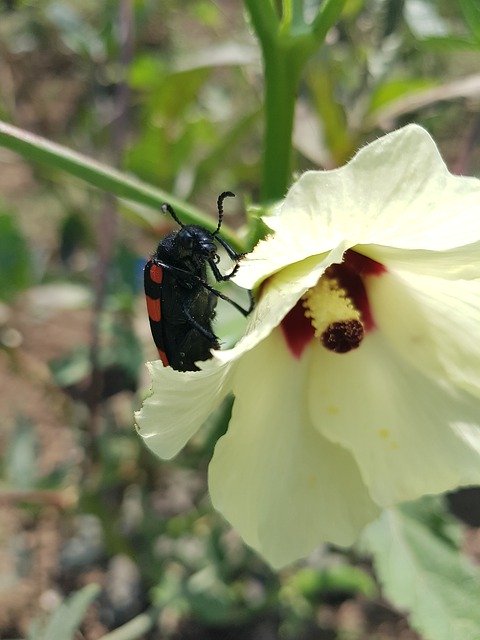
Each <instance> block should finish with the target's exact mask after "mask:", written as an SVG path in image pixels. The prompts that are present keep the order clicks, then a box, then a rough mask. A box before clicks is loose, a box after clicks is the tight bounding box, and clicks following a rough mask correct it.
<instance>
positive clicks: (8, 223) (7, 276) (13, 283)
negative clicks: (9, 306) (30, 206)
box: [0, 213, 32, 300]
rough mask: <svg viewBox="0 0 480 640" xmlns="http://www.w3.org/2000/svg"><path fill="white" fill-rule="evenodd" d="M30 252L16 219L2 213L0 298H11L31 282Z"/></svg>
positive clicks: (0, 225) (0, 215)
mask: <svg viewBox="0 0 480 640" xmlns="http://www.w3.org/2000/svg"><path fill="white" fill-rule="evenodd" d="M29 256H30V252H29V249H28V245H27V242H26V240H25V238H24V236H23V234H22V232H21V231H20V229H19V227H18V225H17V223H16V220H15V218H14V217H13V216H11V215H9V214H7V213H0V300H11V299H12V298H13V297H14V296H15V294H17V293H18V292H19V291H21V290H22V289H25V288H26V287H28V285H29V284H31V281H32V278H31V265H30V257H29Z"/></svg>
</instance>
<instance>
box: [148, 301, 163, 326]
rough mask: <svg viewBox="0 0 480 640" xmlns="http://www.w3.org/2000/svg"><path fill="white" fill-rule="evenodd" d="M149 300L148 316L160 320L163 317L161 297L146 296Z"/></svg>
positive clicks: (154, 320) (156, 320)
mask: <svg viewBox="0 0 480 640" xmlns="http://www.w3.org/2000/svg"><path fill="white" fill-rule="evenodd" d="M145 298H146V300H147V311H148V317H149V318H150V320H152V321H153V322H160V320H161V319H162V308H161V306H160V298H150V296H145Z"/></svg>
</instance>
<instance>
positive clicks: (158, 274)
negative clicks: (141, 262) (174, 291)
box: [150, 264, 163, 284]
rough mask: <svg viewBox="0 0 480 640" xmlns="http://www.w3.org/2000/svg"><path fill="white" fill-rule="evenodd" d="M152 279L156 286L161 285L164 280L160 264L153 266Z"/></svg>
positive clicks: (151, 268)
mask: <svg viewBox="0 0 480 640" xmlns="http://www.w3.org/2000/svg"><path fill="white" fill-rule="evenodd" d="M150 278H151V279H152V280H153V282H155V283H156V284H161V283H162V280H163V268H162V267H159V266H158V264H152V266H151V267H150Z"/></svg>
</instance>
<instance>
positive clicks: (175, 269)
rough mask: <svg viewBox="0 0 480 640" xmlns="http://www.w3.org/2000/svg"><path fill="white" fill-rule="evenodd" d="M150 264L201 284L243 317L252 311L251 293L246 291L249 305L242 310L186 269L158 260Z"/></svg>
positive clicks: (236, 303) (153, 260)
mask: <svg viewBox="0 0 480 640" xmlns="http://www.w3.org/2000/svg"><path fill="white" fill-rule="evenodd" d="M152 262H154V263H155V264H157V265H158V266H160V267H163V268H164V269H166V270H168V271H171V272H172V273H178V274H181V275H186V276H188V277H189V278H191V279H192V280H194V281H195V282H198V283H199V284H201V285H202V287H204V288H205V289H206V290H207V291H210V292H211V293H213V294H215V295H216V296H217V297H219V298H221V299H222V300H225V302H229V303H230V304H231V305H232V307H235V309H237V311H240V313H241V314H242V315H244V316H245V317H246V316H248V315H249V314H250V312H251V311H252V309H253V307H254V305H255V301H254V299H253V295H252V292H251V291H248V297H249V299H250V305H249V307H248V309H244V308H243V307H242V306H241V305H239V304H238V302H235V300H232V299H231V298H229V297H228V296H226V295H225V294H223V293H222V292H221V291H218V289H215V288H214V287H212V286H211V285H209V284H208V282H205V280H202V278H199V277H198V276H197V275H195V274H194V273H191V272H190V271H188V270H186V269H182V268H180V267H174V266H172V265H170V264H166V263H165V262H161V261H160V260H155V259H154V258H152Z"/></svg>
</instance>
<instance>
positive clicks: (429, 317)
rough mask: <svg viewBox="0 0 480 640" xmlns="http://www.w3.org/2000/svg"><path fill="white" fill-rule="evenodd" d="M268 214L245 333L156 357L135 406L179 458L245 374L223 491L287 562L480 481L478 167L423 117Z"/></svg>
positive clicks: (251, 267)
mask: <svg viewBox="0 0 480 640" xmlns="http://www.w3.org/2000/svg"><path fill="white" fill-rule="evenodd" d="M265 222H266V224H267V225H268V226H269V227H270V228H271V229H272V231H273V234H272V235H271V236H270V237H268V238H267V239H266V240H264V241H262V242H260V243H259V244H258V245H257V247H256V248H255V249H254V251H253V252H252V253H251V254H250V255H248V256H247V257H246V259H245V260H244V261H243V262H242V266H241V269H240V271H239V273H238V277H237V282H238V283H239V284H241V285H242V286H245V287H247V288H250V287H253V286H257V285H261V286H260V287H259V289H258V291H259V295H258V302H257V306H256V309H255V311H254V312H253V314H252V317H251V320H250V323H249V326H248V329H247V331H246V334H245V336H244V337H243V338H242V339H241V340H240V341H239V342H238V343H237V345H236V346H235V347H234V348H232V349H228V350H224V351H218V352H215V353H214V357H213V358H212V360H209V361H207V362H205V363H202V364H201V368H202V370H201V371H197V372H191V373H190V372H187V373H180V372H177V371H173V370H172V369H169V368H164V367H163V366H162V364H161V363H160V362H152V363H149V368H150V371H151V373H152V379H153V387H152V395H150V396H149V397H148V398H147V399H146V400H145V402H144V405H143V408H142V410H141V411H140V412H139V413H138V414H137V424H138V428H139V432H140V435H141V436H142V437H143V438H144V439H145V442H146V443H147V445H148V446H149V447H150V448H151V449H152V450H153V451H154V452H155V453H156V454H158V455H159V456H160V457H163V458H171V457H172V456H174V455H175V454H176V453H177V452H178V451H179V450H180V449H181V448H182V447H183V446H184V444H185V443H186V442H187V441H188V439H189V438H190V437H191V436H192V435H193V434H194V433H195V432H196V431H197V429H199V427H200V426H201V425H202V423H203V422H204V421H205V419H206V418H207V417H208V416H209V414H210V413H211V412H212V410H213V409H215V408H216V407H217V406H218V405H219V403H220V402H221V401H222V400H223V398H224V397H225V396H226V395H227V394H229V393H232V392H233V394H234V396H235V401H234V405H233V412H232V417H231V420H230V424H229V427H228V431H227V433H226V435H225V436H223V437H222V438H221V439H220V440H219V441H218V443H217V446H216V448H215V453H214V456H213V458H212V461H211V463H210V468H209V489H210V495H211V499H212V502H213V504H214V506H215V507H216V508H217V509H218V510H219V511H220V512H221V513H222V514H223V515H224V516H225V517H226V518H227V519H228V520H229V521H230V522H231V524H232V525H233V526H234V527H235V528H236V529H237V530H238V531H239V532H240V534H241V535H242V536H243V538H244V539H245V541H246V542H247V543H248V544H249V545H251V546H252V547H254V548H255V549H257V550H258V551H259V552H260V553H261V554H263V556H264V557H265V558H266V559H267V560H268V561H269V562H270V563H271V564H272V565H273V566H281V565H284V564H286V563H288V562H291V561H293V560H295V559H297V558H299V557H302V556H304V555H306V554H307V553H308V552H309V551H311V550H312V549H313V548H314V547H315V546H316V545H318V544H319V543H321V542H322V541H329V542H333V543H335V544H339V545H349V544H351V543H352V542H353V541H354V540H355V539H356V537H357V535H358V533H359V532H360V531H361V529H362V528H363V527H364V525H365V524H366V523H368V522H369V521H371V520H372V519H374V518H375V517H376V516H377V514H378V512H379V511H380V509H381V508H382V507H386V506H390V505H393V504H396V503H399V502H402V501H405V500H412V499H415V498H417V497H419V496H422V495H424V494H429V493H440V492H443V491H446V490H449V489H453V488H455V487H457V486H460V485H468V484H478V483H479V482H480V181H479V180H476V179H474V178H465V177H457V176H453V175H451V174H450V173H449V172H448V171H447V169H446V167H445V164H444V163H443V161H442V159H441V157H440V155H439V153H438V150H437V148H436V146H435V144H434V142H433V141H432V139H431V138H430V136H429V135H428V133H427V132H426V131H425V130H423V129H422V128H420V127H418V126H415V125H411V126H408V127H405V128H403V129H401V130H399V131H396V132H394V133H392V134H389V135H387V136H384V137H383V138H380V139H379V140H376V141H375V142H373V143H372V144H370V145H368V146H366V147H365V148H363V149H362V150H360V151H359V153H358V154H357V155H356V156H355V157H354V158H353V160H352V161H351V162H349V163H348V164H347V165H346V166H344V167H342V168H340V169H336V170H334V171H324V172H319V171H311V172H307V173H305V174H304V175H303V176H301V178H300V179H299V180H298V181H297V182H296V183H295V184H294V185H293V186H292V188H291V189H290V191H289V192H288V194H287V196H286V198H285V199H284V200H283V201H282V202H281V203H280V204H279V205H278V207H276V209H275V210H274V215H272V216H269V217H268V218H265Z"/></svg>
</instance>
